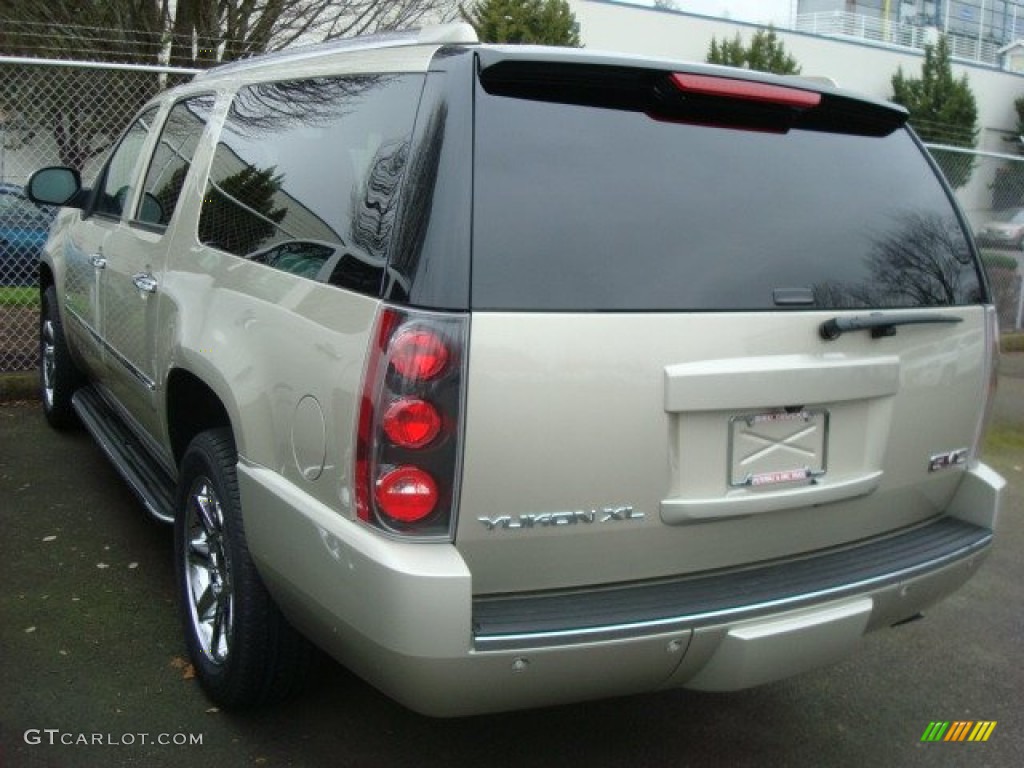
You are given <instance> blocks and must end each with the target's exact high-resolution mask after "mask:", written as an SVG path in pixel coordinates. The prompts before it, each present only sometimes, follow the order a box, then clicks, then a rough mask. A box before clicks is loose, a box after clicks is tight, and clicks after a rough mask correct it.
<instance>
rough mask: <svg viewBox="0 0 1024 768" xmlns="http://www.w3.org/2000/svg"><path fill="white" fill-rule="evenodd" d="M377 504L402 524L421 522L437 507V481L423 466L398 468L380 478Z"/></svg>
mask: <svg viewBox="0 0 1024 768" xmlns="http://www.w3.org/2000/svg"><path fill="white" fill-rule="evenodd" d="M374 495H375V497H376V500H377V506H378V507H379V508H380V510H381V511H382V512H383V513H384V514H386V515H387V516H388V517H391V518H393V519H394V520H398V521H399V522H402V523H415V522H418V521H420V520H422V519H424V518H425V517H427V516H428V515H430V513H431V512H433V511H434V508H435V507H436V506H437V499H438V491H437V483H435V482H434V478H432V477H431V476H430V475H429V474H428V473H427V472H426V470H423V469H420V468H419V467H408V466H406V467H398V468H397V469H393V470H391V471H390V472H388V473H387V474H386V475H384V476H383V477H382V478H380V480H378V481H377V487H376V488H375V490H374Z"/></svg>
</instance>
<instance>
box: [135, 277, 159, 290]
mask: <svg viewBox="0 0 1024 768" xmlns="http://www.w3.org/2000/svg"><path fill="white" fill-rule="evenodd" d="M132 282H133V283H135V287H136V288H138V289H139V290H140V291H143V292H145V293H156V278H155V277H153V276H152V275H148V274H146V273H145V272H139V273H138V274H137V275H132Z"/></svg>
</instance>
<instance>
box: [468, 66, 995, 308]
mask: <svg viewBox="0 0 1024 768" xmlns="http://www.w3.org/2000/svg"><path fill="white" fill-rule="evenodd" d="M476 129H477V130H476V146H475V163H474V210H473V213H474V220H473V278H472V304H473V306H474V307H476V308H478V309H519V310H551V311H580V310H582V311H593V310H619V311H630V310H636V311H642V310H663V311H672V310H709V311H711V310H761V309H776V308H778V307H780V306H786V307H790V308H806V309H814V308H818V309H837V308H862V307H892V308H896V307H922V306H952V305H962V304H969V303H976V302H979V301H981V300H982V298H983V295H982V289H981V287H980V284H979V277H978V272H977V269H976V266H975V264H974V262H973V259H972V256H971V251H970V247H969V245H968V242H967V239H966V237H965V235H964V232H963V229H962V227H961V224H960V222H959V220H958V218H957V215H956V213H955V211H954V209H953V207H952V205H951V203H950V201H949V199H948V197H947V196H946V193H945V191H944V189H943V188H942V186H941V184H940V183H939V181H938V179H937V178H936V177H935V175H934V173H933V172H932V170H931V168H930V166H929V164H928V162H927V160H926V159H925V157H924V156H923V155H922V153H921V151H920V150H919V149H918V148H917V146H916V144H915V143H914V141H913V139H912V137H911V136H910V135H909V133H908V132H906V131H905V130H902V129H900V130H896V131H895V132H893V133H891V134H890V135H888V136H884V137H873V136H864V135H850V134H841V133H831V132H827V131H811V130H800V129H793V130H790V131H788V132H786V133H772V132H767V131H757V130H744V129H741V128H720V127H709V126H702V125H696V124H684V123H676V122H669V121H666V120H658V119H654V118H652V117H650V116H648V115H647V114H645V113H644V112H642V111H630V110H626V109H609V108H602V107H593V106H587V105H581V104H569V103H560V102H558V101H540V100H537V101H534V100H529V99H524V98H517V97H510V96H504V95H495V94H489V93H487V92H486V91H485V90H484V89H483V88H482V87H480V86H479V85H478V93H477V112H476Z"/></svg>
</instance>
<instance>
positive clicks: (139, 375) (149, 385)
mask: <svg viewBox="0 0 1024 768" xmlns="http://www.w3.org/2000/svg"><path fill="white" fill-rule="evenodd" d="M64 307H65V309H66V310H67V312H68V315H69V316H71V317H72V318H74V319H75V321H76V322H77V323H78V324H79V325H81V326H82V328H83V329H85V331H86V332H87V333H88V334H89V335H90V336H91V337H92V338H93V341H95V342H96V343H97V344H99V345H100V346H101V347H103V349H104V350H105V351H107V352H109V353H110V354H111V355H112V356H113V358H114V359H115V360H117V362H119V363H120V364H121V365H123V366H124V367H125V368H127V369H128V372H129V373H130V374H131V375H132V376H133V377H134V378H135V379H136V380H137V381H138V382H139V383H140V384H142V386H144V387H145V388H146V389H148V390H149V391H150V392H156V382H155V381H153V380H152V379H151V378H149V376H147V375H146V374H145V373H143V372H142V370H140V369H139V368H138V367H137V366H136V365H135V364H134V363H133V362H132V361H131V360H129V359H128V358H127V357H125V356H124V355H123V354H121V353H120V352H118V351H117V350H116V349H114V347H112V346H111V345H110V342H108V341H107V340H106V339H104V338H103V337H102V336H101V335H100V334H99V332H98V331H97V330H96V329H95V328H93V327H92V326H91V325H90V324H89V323H87V322H86V321H85V320H83V319H82V317H81V316H80V315H79V314H78V313H77V312H75V310H73V309H71V308H70V307H69V306H67V304H65V305H64Z"/></svg>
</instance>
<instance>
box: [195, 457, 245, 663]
mask: <svg viewBox="0 0 1024 768" xmlns="http://www.w3.org/2000/svg"><path fill="white" fill-rule="evenodd" d="M187 503H188V506H187V508H186V510H185V514H186V518H185V535H186V546H185V547H184V553H183V554H184V560H185V562H184V566H185V585H186V590H187V594H186V598H187V600H188V607H189V613H190V615H191V618H192V626H193V629H194V630H195V636H196V639H197V640H198V641H199V644H200V646H201V648H202V651H203V654H204V655H205V656H206V658H207V659H209V660H210V661H211V662H213V663H214V664H216V665H218V666H219V665H221V664H223V663H224V662H225V661H227V658H228V654H229V653H230V651H231V636H232V629H233V621H234V603H235V596H234V589H233V586H232V579H231V569H230V561H229V560H228V557H227V555H226V551H225V550H226V543H225V541H224V510H223V508H222V506H221V502H220V499H218V498H217V494H216V493H215V492H214V490H213V486H212V484H211V483H210V481H209V479H208V478H206V477H197V478H196V479H195V481H194V482H193V483H192V487H191V490H190V491H189V494H188V502H187Z"/></svg>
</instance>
